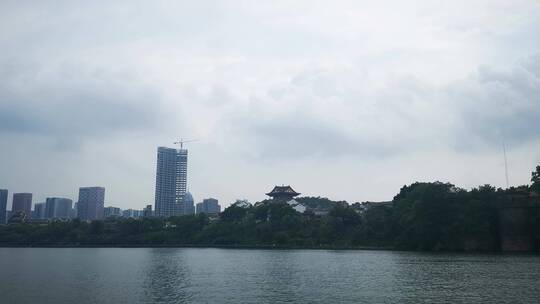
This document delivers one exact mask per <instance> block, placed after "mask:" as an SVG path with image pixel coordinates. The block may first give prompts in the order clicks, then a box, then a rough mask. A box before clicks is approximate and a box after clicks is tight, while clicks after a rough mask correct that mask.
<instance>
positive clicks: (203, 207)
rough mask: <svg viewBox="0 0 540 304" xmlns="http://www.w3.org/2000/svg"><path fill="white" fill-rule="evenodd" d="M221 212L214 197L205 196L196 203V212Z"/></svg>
mask: <svg viewBox="0 0 540 304" xmlns="http://www.w3.org/2000/svg"><path fill="white" fill-rule="evenodd" d="M220 212H221V206H220V205H219V202H218V200H217V199H215V198H206V199H204V200H203V201H202V202H201V203H198V204H197V214H199V213H206V214H218V213H220Z"/></svg>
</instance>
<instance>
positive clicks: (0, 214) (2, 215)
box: [0, 189, 8, 225]
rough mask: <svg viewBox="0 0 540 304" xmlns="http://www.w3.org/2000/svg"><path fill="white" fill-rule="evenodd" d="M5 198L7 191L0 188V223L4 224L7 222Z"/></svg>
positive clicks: (6, 198)
mask: <svg viewBox="0 0 540 304" xmlns="http://www.w3.org/2000/svg"><path fill="white" fill-rule="evenodd" d="M7 200H8V191H7V190H5V189H0V225H4V224H5V223H6V222H7V221H6V219H7V210H6V209H7Z"/></svg>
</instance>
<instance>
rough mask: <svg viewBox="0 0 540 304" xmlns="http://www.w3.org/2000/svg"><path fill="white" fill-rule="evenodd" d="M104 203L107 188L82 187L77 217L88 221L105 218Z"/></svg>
mask: <svg viewBox="0 0 540 304" xmlns="http://www.w3.org/2000/svg"><path fill="white" fill-rule="evenodd" d="M104 204H105V188H103V187H81V188H79V201H78V202H77V217H78V218H80V219H81V220H87V221H93V220H101V219H103V207H104Z"/></svg>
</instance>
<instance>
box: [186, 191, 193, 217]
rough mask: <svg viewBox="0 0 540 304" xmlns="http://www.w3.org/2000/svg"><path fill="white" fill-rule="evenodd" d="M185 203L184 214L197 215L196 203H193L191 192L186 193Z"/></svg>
mask: <svg viewBox="0 0 540 304" xmlns="http://www.w3.org/2000/svg"><path fill="white" fill-rule="evenodd" d="M183 203H184V214H185V215H188V214H195V206H194V202H193V195H191V193H190V192H186V194H185V195H184V200H183Z"/></svg>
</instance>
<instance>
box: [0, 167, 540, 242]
mask: <svg viewBox="0 0 540 304" xmlns="http://www.w3.org/2000/svg"><path fill="white" fill-rule="evenodd" d="M531 181H532V184H531V185H530V186H520V187H512V188H510V189H505V190H503V189H495V188H494V187H492V186H490V185H484V186H480V187H478V188H474V189H472V190H469V191H467V190H464V189H461V188H458V187H456V186H454V185H452V184H450V183H441V182H433V183H418V182H417V183H414V184H411V185H409V186H404V187H402V188H401V190H400V191H399V193H398V194H397V195H396V196H395V197H394V199H393V200H392V201H391V202H388V203H371V204H358V203H355V204H352V205H349V204H347V203H346V202H343V201H341V202H336V201H331V200H329V199H327V198H315V197H307V198H299V199H298V201H299V202H301V203H303V204H304V205H306V206H309V207H310V209H317V208H319V209H321V208H322V209H324V208H326V209H327V210H328V209H329V212H328V213H327V214H325V215H317V214H315V213H314V212H312V211H307V212H304V213H298V212H296V211H295V210H294V209H293V208H292V207H290V206H289V205H287V204H286V203H275V202H274V203H269V201H263V202H261V203H259V204H256V205H255V206H252V207H249V208H242V207H238V206H231V207H228V208H226V209H225V210H224V211H223V212H222V213H221V214H220V215H219V217H218V218H209V217H208V216H207V215H205V214H199V215H190V216H180V217H170V218H167V219H164V218H141V219H119V218H113V219H107V220H104V221H93V222H91V223H87V222H83V221H80V220H78V219H75V220H72V221H64V222H62V221H53V222H50V223H49V224H46V225H32V224H12V225H5V226H0V245H4V246H8V245H59V246H62V245H66V246H77V245H83V246H85V245H113V246H114V245H133V246H167V245H171V246H173V245H179V246H180V245H200V246H239V247H241V246H246V247H249V246H261V247H263V246H277V247H309V248H317V247H324V248H347V247H363V246H364V247H389V248H395V249H406V250H429V251H432V250H455V251H462V250H474V251H478V250H484V251H496V250H499V246H500V244H499V240H500V236H499V231H500V230H499V220H498V210H499V209H498V208H499V206H500V204H504V203H505V202H507V201H508V199H509V197H512V196H516V195H517V196H520V195H521V196H527V197H531V196H532V197H534V196H536V194H535V193H540V166H538V167H536V171H534V172H533V173H532V178H531ZM534 200H535V201H536V202H537V201H538V200H537V199H534ZM531 210H535V211H533V212H536V213H535V214H532V215H531V217H530V218H531V220H529V221H528V223H527V225H526V227H527V229H526V231H525V235H526V236H527V237H530V238H531V239H534V240H536V242H537V243H538V241H539V240H540V213H539V212H538V210H540V209H539V208H535V209H531Z"/></svg>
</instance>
